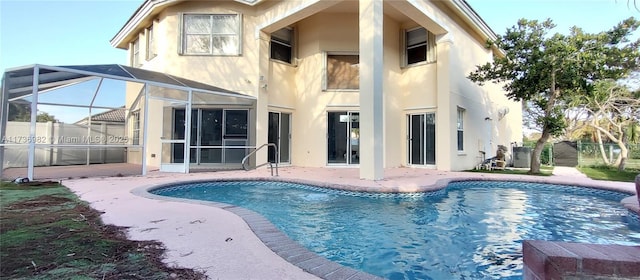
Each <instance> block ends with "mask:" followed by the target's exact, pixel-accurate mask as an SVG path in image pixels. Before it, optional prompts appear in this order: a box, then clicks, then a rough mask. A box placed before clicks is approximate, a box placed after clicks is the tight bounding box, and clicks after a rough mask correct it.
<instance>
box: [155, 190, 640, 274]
mask: <svg viewBox="0 0 640 280" xmlns="http://www.w3.org/2000/svg"><path fill="white" fill-rule="evenodd" d="M151 192H152V193H154V194H157V195H162V196H170V197H179V198H188V199H197V200H207V201H215V202H224V203H228V204H233V205H237V206H241V207H244V208H247V209H250V210H253V211H255V212H258V213H260V214H262V215H263V216H265V217H266V218H267V219H268V220H270V221H271V222H272V223H273V224H274V225H275V226H276V227H278V228H279V229H281V230H282V231H283V232H284V233H286V234H287V235H288V236H289V237H290V238H291V239H293V240H295V241H297V242H299V243H300V244H302V245H303V246H305V247H306V248H308V249H309V250H311V251H313V252H316V253H318V254H320V255H322V256H324V257H326V258H327V259H329V260H332V261H335V262H338V263H340V264H343V265H346V266H349V267H352V268H355V269H358V270H362V271H365V272H368V273H371V274H374V275H378V276H381V277H384V278H388V279H491V278H501V279H520V278H521V277H522V268H523V264H522V240H525V239H538V240H555V241H570V242H587V243H596V244H621V245H640V225H639V224H638V222H637V220H633V218H637V217H631V216H629V213H628V212H627V210H626V209H625V208H624V207H622V205H621V204H620V203H619V201H620V200H621V199H622V198H624V197H626V196H628V194H624V193H619V192H612V191H606V190H597V189H591V188H581V187H571V186H560V185H548V184H535V183H521V182H494V181H468V182H456V183H451V184H449V186H448V187H447V188H446V189H443V190H440V191H436V192H429V193H410V194H374V193H360V192H348V191H340V190H332V189H325V188H318V187H313V186H308V185H302V184H294V183H285V182H270V181H232V182H201V183H189V184H183V185H176V186H169V187H163V188H159V189H155V190H153V191H151Z"/></svg>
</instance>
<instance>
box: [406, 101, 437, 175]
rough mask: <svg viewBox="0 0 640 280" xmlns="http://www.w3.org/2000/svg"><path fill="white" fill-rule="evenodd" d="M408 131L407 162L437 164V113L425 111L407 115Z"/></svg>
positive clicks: (410, 163)
mask: <svg viewBox="0 0 640 280" xmlns="http://www.w3.org/2000/svg"><path fill="white" fill-rule="evenodd" d="M407 133H408V137H407V139H408V143H407V148H408V149H407V150H408V153H407V159H408V160H407V162H408V163H409V165H435V164H436V122H435V114H434V113H423V114H410V115H407Z"/></svg>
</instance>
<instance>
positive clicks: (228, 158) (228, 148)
mask: <svg viewBox="0 0 640 280" xmlns="http://www.w3.org/2000/svg"><path fill="white" fill-rule="evenodd" d="M248 126H249V111H248V110H224V134H223V135H222V139H223V145H224V152H223V155H222V161H223V162H224V163H241V162H242V158H244V157H245V156H246V155H247V148H246V146H247V144H248V142H249V141H248V140H249V138H248V131H247V127H248Z"/></svg>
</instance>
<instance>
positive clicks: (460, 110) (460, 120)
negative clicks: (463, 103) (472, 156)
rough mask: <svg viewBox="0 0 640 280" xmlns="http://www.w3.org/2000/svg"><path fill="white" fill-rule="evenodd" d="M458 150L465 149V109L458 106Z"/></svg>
mask: <svg viewBox="0 0 640 280" xmlns="http://www.w3.org/2000/svg"><path fill="white" fill-rule="evenodd" d="M457 128H458V151H464V109H463V108H460V107H458V122H457Z"/></svg>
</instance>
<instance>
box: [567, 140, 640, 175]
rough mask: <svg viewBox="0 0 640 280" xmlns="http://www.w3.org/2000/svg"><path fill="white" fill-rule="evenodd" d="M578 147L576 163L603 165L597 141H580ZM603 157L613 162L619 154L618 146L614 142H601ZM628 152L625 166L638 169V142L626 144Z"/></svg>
mask: <svg viewBox="0 0 640 280" xmlns="http://www.w3.org/2000/svg"><path fill="white" fill-rule="evenodd" d="M577 144H578V145H577V147H578V164H579V165H580V166H594V165H595V166H598V165H605V164H606V163H605V160H604V159H603V155H602V152H601V150H600V147H599V144H598V143H591V142H580V141H578V143H577ZM602 146H603V148H604V157H606V158H607V159H608V160H609V162H615V161H616V159H617V158H618V156H619V155H620V147H619V146H618V145H617V144H614V143H603V144H602ZM627 149H628V150H629V153H628V155H627V164H626V167H627V168H635V169H640V144H627Z"/></svg>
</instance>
